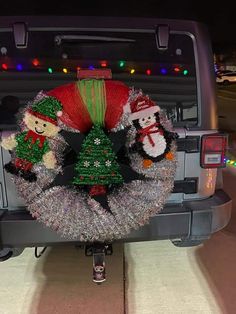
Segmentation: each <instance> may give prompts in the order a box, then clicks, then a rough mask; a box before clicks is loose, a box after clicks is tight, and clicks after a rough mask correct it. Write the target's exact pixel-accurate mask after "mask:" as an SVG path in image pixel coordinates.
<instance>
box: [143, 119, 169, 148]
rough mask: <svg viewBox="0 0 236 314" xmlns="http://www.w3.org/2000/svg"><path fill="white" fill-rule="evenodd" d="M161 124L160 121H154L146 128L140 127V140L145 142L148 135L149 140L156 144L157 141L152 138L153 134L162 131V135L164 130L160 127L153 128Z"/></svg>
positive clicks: (153, 144)
mask: <svg viewBox="0 0 236 314" xmlns="http://www.w3.org/2000/svg"><path fill="white" fill-rule="evenodd" d="M158 126H159V123H154V124H152V125H150V126H148V127H146V128H143V129H140V130H138V134H139V135H140V138H139V142H143V140H144V138H145V136H147V137H148V140H149V143H150V144H151V145H152V146H155V143H154V141H153V139H152V136H151V134H153V133H160V134H161V135H163V131H162V130H160V129H158V130H152V129H153V128H155V127H158Z"/></svg>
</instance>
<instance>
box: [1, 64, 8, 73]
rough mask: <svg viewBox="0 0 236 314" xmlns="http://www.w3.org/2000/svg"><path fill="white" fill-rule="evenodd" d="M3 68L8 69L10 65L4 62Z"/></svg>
mask: <svg viewBox="0 0 236 314" xmlns="http://www.w3.org/2000/svg"><path fill="white" fill-rule="evenodd" d="M2 69H3V70H5V71H6V70H7V69H8V65H7V64H6V63H3V64H2Z"/></svg>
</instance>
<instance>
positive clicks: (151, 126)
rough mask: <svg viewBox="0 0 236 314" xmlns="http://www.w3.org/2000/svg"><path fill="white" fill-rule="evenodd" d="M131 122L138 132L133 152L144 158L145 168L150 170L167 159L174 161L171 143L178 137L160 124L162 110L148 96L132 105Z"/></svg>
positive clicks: (132, 147) (138, 98)
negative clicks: (155, 164)
mask: <svg viewBox="0 0 236 314" xmlns="http://www.w3.org/2000/svg"><path fill="white" fill-rule="evenodd" d="M130 108H131V115H130V117H131V120H132V122H133V125H134V127H135V128H136V130H137V134H136V138H135V143H134V144H132V146H131V148H130V150H131V152H135V151H136V152H138V153H139V154H140V155H141V156H142V157H143V158H144V160H143V167H144V168H149V167H151V166H152V164H153V162H158V161H161V160H162V159H164V158H166V159H169V160H172V159H173V158H174V157H173V154H172V153H171V151H170V149H171V143H172V141H173V140H174V139H176V138H177V137H178V135H177V134H176V133H173V132H170V131H167V130H166V129H165V128H164V127H163V125H161V123H160V116H159V111H160V108H159V107H158V106H157V105H156V104H155V103H154V102H153V101H151V100H150V99H149V98H148V97H147V96H143V95H141V96H138V97H137V99H136V100H135V101H134V102H132V103H131V104H130Z"/></svg>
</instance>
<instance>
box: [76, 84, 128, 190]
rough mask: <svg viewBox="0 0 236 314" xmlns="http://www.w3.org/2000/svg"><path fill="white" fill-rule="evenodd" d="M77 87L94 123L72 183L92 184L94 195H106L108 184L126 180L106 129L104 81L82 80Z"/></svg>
mask: <svg viewBox="0 0 236 314" xmlns="http://www.w3.org/2000/svg"><path fill="white" fill-rule="evenodd" d="M78 87H79V90H80V93H81V96H82V98H83V101H84V104H85V105H86V107H87V109H88V112H89V114H90V117H91V119H92V121H93V123H94V125H93V127H92V129H91V130H90V132H89V133H88V135H87V136H86V138H85V140H84V142H83V144H82V147H81V151H80V154H79V156H78V162H77V164H76V167H75V171H76V176H75V177H74V179H73V184H75V185H84V186H90V191H89V193H90V195H91V196H97V195H104V194H106V186H108V185H111V184H121V183H123V177H122V175H121V173H120V167H119V164H118V163H117V160H116V155H115V153H114V152H113V149H112V142H111V141H110V139H109V138H108V137H107V135H106V134H105V133H104V131H103V126H104V117H105V112H106V95H105V89H104V81H103V80H81V81H79V82H78Z"/></svg>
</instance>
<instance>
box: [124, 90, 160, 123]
mask: <svg viewBox="0 0 236 314" xmlns="http://www.w3.org/2000/svg"><path fill="white" fill-rule="evenodd" d="M159 111H160V107H159V106H158V105H156V104H155V102H153V101H152V100H151V99H150V98H149V97H148V96H144V95H139V96H138V97H137V98H136V99H135V100H133V101H132V102H131V103H130V117H129V118H130V120H131V121H132V120H137V119H141V118H145V117H148V116H150V115H153V114H154V113H156V112H159Z"/></svg>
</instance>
